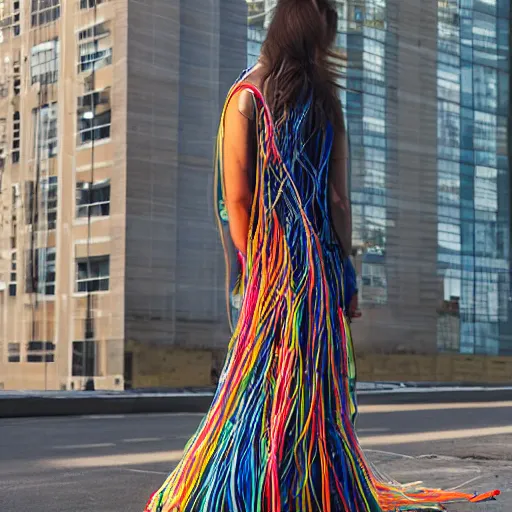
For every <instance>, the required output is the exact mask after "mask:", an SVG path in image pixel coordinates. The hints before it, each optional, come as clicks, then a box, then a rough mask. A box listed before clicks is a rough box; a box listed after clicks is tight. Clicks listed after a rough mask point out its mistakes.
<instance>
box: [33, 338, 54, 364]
mask: <svg viewBox="0 0 512 512" xmlns="http://www.w3.org/2000/svg"><path fill="white" fill-rule="evenodd" d="M54 361H55V343H53V342H51V341H29V342H28V343H27V363H44V362H46V363H53V362H54Z"/></svg>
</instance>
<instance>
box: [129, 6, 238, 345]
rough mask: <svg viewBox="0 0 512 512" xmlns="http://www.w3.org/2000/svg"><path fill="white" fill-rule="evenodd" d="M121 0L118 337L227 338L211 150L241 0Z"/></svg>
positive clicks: (203, 341) (230, 71) (183, 341)
mask: <svg viewBox="0 0 512 512" xmlns="http://www.w3.org/2000/svg"><path fill="white" fill-rule="evenodd" d="M128 5H129V10H128V18H129V38H128V40H129V42H128V62H129V64H128V171H127V199H126V202H127V250H126V331H127V338H128V339H134V340H138V341H141V342H156V343H165V344H176V345H179V346H186V347H211V346H215V345H219V344H221V345H223V344H227V341H228V332H227V325H226V322H225V311H224V303H223V297H224V295H223V293H224V291H223V286H224V277H223V276H224V263H223V258H222V255H221V253H220V244H219V242H218V236H217V233H216V229H215V223H214V219H213V204H212V192H213V188H212V187H213V149H214V135H215V133H216V130H217V124H218V119H219V113H220V109H221V102H223V99H224V96H225V94H226V92H227V89H228V87H229V85H228V84H231V83H232V82H233V81H234V79H235V78H236V76H237V75H238V74H239V73H240V72H241V70H242V69H243V68H244V66H245V62H246V28H245V19H246V17H245V9H246V6H245V2H242V1H236V2H235V1H234V0H226V1H225V0H217V1H215V2H210V1H206V0H200V1H199V0H198V1H195V2H190V1H188V2H187V1H184V0H182V1H178V0H172V1H167V0H166V1H163V0H152V1H145V2H140V1H136V0H130V1H129V3H128Z"/></svg>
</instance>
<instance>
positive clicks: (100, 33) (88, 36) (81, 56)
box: [78, 23, 112, 73]
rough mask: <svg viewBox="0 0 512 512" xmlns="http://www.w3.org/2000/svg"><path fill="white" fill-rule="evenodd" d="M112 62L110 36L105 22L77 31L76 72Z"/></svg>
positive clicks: (100, 66) (97, 67) (98, 67)
mask: <svg viewBox="0 0 512 512" xmlns="http://www.w3.org/2000/svg"><path fill="white" fill-rule="evenodd" d="M110 64H112V36H111V31H110V27H109V25H108V24H107V23H98V24H97V25H94V26H92V27H89V28H87V29H84V30H81V31H80V32H79V33H78V72H79V73H82V72H84V71H88V70H92V69H94V70H96V69H100V68H102V67H104V66H108V65H110Z"/></svg>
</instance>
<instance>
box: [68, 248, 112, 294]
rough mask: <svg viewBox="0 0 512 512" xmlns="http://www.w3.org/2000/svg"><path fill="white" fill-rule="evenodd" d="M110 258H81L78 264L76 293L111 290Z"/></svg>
mask: <svg viewBox="0 0 512 512" xmlns="http://www.w3.org/2000/svg"><path fill="white" fill-rule="evenodd" d="M109 281H110V256H93V257H91V258H80V259H78V260H77V262H76V291H77V292H79V293H85V292H102V291H107V290H108V289H109Z"/></svg>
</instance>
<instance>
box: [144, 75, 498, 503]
mask: <svg viewBox="0 0 512 512" xmlns="http://www.w3.org/2000/svg"><path fill="white" fill-rule="evenodd" d="M244 77H245V75H242V76H241V77H240V78H239V80H238V81H237V82H236V83H235V85H234V86H233V87H232V89H231V91H230V93H229V95H228V98H227V101H226V106H227V104H228V102H229V101H230V99H231V98H232V97H233V95H234V94H236V93H237V92H238V91H240V90H242V89H248V90H250V92H251V93H252V94H253V96H254V98H255V104H256V107H257V113H258V115H257V121H256V122H257V138H258V148H259V149H258V156H257V170H256V186H255V193H254V203H253V208H252V214H251V225H250V230H249V231H250V232H249V244H248V251H247V259H246V260H244V259H242V258H240V257H238V256H237V254H236V251H235V250H234V246H233V244H232V242H231V239H230V237H229V229H228V219H227V213H226V210H225V206H224V186H223V173H222V161H223V157H222V151H223V134H224V114H223V116H222V119H221V123H220V129H219V136H218V145H217V159H216V174H217V178H218V179H217V180H216V191H215V195H216V204H217V214H218V221H219V227H220V230H221V238H222V240H223V244H224V248H225V252H226V262H227V266H228V272H227V276H228V277H227V289H228V296H227V299H228V306H229V307H228V309H229V317H230V321H231V322H232V327H233V336H232V339H231V341H230V344H229V348H228V356H227V360H226V363H225V367H224V369H223V371H222V374H221V377H220V382H219V385H218V388H217V391H216V394H215V396H214V399H213V402H212V405H211V408H210V410H209V411H208V413H207V414H206V416H205V417H204V419H203V421H202V423H201V425H200V426H199V428H198V430H197V431H196V433H195V435H194V436H193V437H192V438H191V439H190V441H189V442H188V444H187V446H186V447H185V451H184V455H183V458H182V460H181V462H180V463H179V464H178V466H177V467H176V469H175V470H174V471H173V472H172V473H171V474H170V475H169V477H168V478H167V480H166V481H165V482H164V484H163V485H162V487H161V488H160V489H159V490H158V491H157V492H155V493H154V494H153V496H152V497H151V499H150V500H149V502H148V504H147V506H146V509H145V510H146V512H174V511H176V512H178V511H179V512H384V511H405V510H422V511H424V510H431V511H434V510H435V511H437V510H444V508H443V506H442V505H441V504H442V503H446V502H451V501H458V500H469V501H474V502H476V501H484V500H487V499H493V498H494V496H496V495H497V494H499V492H498V491H492V492H489V493H486V494H483V495H473V494H464V493H459V492H447V491H440V490H431V489H423V488H414V487H411V486H401V485H399V484H394V483H388V482H384V481H381V479H379V477H378V476H377V474H376V472H375V471H373V469H372V468H371V467H370V465H369V463H368V462H367V461H366V459H365V457H364V455H363V452H362V450H361V447H360V445H359V442H358V439H357V436H356V433H355V427H354V424H355V419H356V414H357V406H356V397H355V378H356V374H355V363H354V353H353V350H352V342H351V337H350V328H349V323H348V320H347V316H346V314H345V311H344V308H345V306H346V305H347V303H348V301H347V299H348V298H349V297H347V293H348V295H350V294H352V293H354V279H353V276H354V273H353V269H352V267H351V266H350V264H349V262H348V261H344V259H343V256H342V252H341V249H340V246H339V244H338V242H337V238H336V236H335V233H334V230H333V227H332V224H331V220H330V216H329V203H328V192H327V191H328V171H329V162H330V155H331V148H332V145H333V136H334V133H333V129H332V127H330V126H327V127H326V128H325V129H322V130H318V131H314V132H312V130H311V127H310V126H309V125H308V111H309V109H310V103H309V102H307V101H306V102H305V103H304V104H302V105H300V106H297V108H295V109H293V110H291V111H289V112H288V113H287V116H286V119H285V121H284V122H283V123H280V124H279V127H278V129H276V128H275V127H274V125H273V122H272V117H271V114H270V112H269V109H268V107H267V106H266V104H265V100H264V98H263V96H262V94H261V92H260V91H259V90H258V88H256V87H255V86H254V85H251V84H250V83H248V82H247V81H246V80H245V79H244ZM225 111H226V107H225V109H224V113H225Z"/></svg>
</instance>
